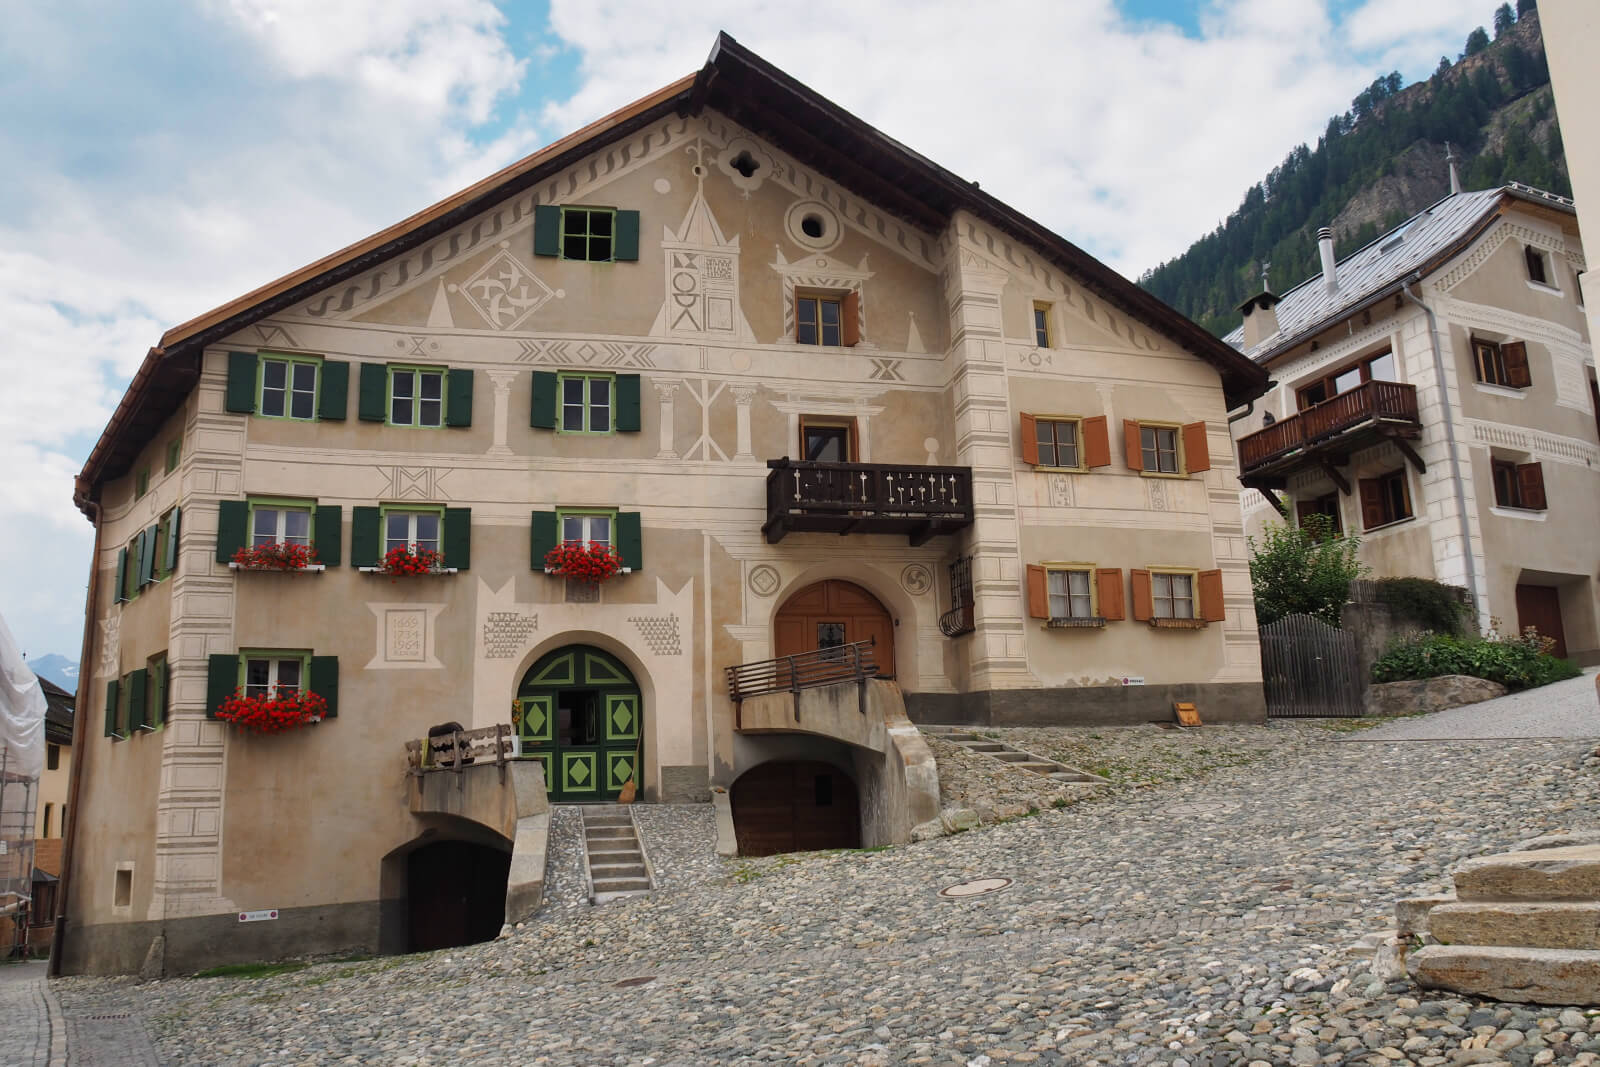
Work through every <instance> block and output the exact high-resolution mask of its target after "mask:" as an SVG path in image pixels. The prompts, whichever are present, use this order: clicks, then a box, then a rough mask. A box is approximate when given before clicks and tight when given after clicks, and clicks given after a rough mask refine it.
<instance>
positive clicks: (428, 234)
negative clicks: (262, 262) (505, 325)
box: [74, 33, 1267, 514]
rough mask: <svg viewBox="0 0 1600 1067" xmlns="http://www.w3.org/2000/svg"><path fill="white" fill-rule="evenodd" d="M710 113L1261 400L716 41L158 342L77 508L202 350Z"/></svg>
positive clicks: (1039, 246) (917, 164) (1007, 223)
mask: <svg viewBox="0 0 1600 1067" xmlns="http://www.w3.org/2000/svg"><path fill="white" fill-rule="evenodd" d="M706 108H712V109H714V110H716V111H719V112H721V113H722V114H725V115H727V116H728V117H729V118H731V119H733V120H734V121H735V122H738V123H739V124H741V125H743V126H745V127H746V128H747V129H749V130H751V131H752V132H754V133H756V134H758V135H760V136H762V137H765V138H767V139H768V140H770V141H771V142H772V143H774V144H776V145H779V146H781V147H782V148H783V149H784V150H785V151H786V152H788V153H789V154H791V155H793V156H794V157H795V158H796V159H798V160H800V161H801V162H802V163H804V164H806V165H807V166H809V167H812V168H814V169H815V170H816V171H817V172H819V173H821V174H824V175H826V176H828V177H829V178H830V179H832V180H834V181H837V182H838V183H839V184H840V185H842V186H844V187H845V188H848V189H850V190H851V191H853V192H855V193H857V194H858V195H860V196H861V197H863V198H864V199H866V200H868V201H870V202H871V203H873V204H874V205H875V206H877V207H879V208H880V209H882V210H885V211H887V212H889V213H891V214H893V215H896V216H898V217H900V218H903V219H905V220H906V221H908V222H910V223H913V224H915V225H917V226H919V227H921V228H923V229H925V230H930V231H935V232H937V231H939V230H942V229H943V228H944V227H945V226H946V225H947V224H948V223H949V221H950V219H951V217H952V216H953V215H954V214H955V212H956V211H958V210H963V209H964V210H967V211H970V212H972V213H973V214H974V215H976V216H977V217H979V218H981V219H983V220H984V221H985V222H986V223H988V224H990V225H992V226H994V227H995V228H996V229H998V230H1000V231H1002V232H1003V233H1006V234H1008V235H1010V236H1011V237H1013V238H1014V239H1016V240H1018V241H1021V242H1023V243H1024V244H1027V245H1029V246H1030V247H1032V248H1033V249H1035V250H1036V251H1038V252H1039V253H1040V254H1041V255H1042V256H1043V257H1044V258H1045V259H1047V260H1048V261H1049V262H1051V263H1052V264H1054V265H1055V266H1057V267H1058V268H1060V269H1061V270H1063V271H1065V272H1067V273H1069V274H1071V275H1072V276H1073V277H1074V278H1076V279H1077V280H1078V281H1079V282H1080V283H1081V284H1082V285H1083V286H1084V287H1085V288H1087V289H1088V290H1090V291H1091V292H1093V293H1095V294H1096V295H1097V296H1098V297H1100V298H1101V299H1103V300H1105V301H1107V302H1108V303H1110V304H1112V305H1113V306H1115V307H1117V308H1119V309H1121V310H1122V311H1123V312H1125V313H1126V314H1128V315H1130V316H1132V317H1133V318H1135V319H1138V320H1139V321H1141V322H1143V323H1145V324H1146V325H1148V326H1150V327H1151V328H1152V329H1154V330H1155V331H1156V332H1158V333H1161V334H1163V335H1164V336H1166V337H1167V338H1169V339H1170V340H1172V341H1174V342H1176V343H1177V344H1179V345H1181V346H1182V347H1183V348H1185V349H1187V350H1188V351H1190V352H1192V353H1193V354H1195V355H1196V356H1198V357H1199V358H1201V359H1203V360H1205V361H1206V362H1208V363H1210V364H1211V365H1212V366H1214V367H1215V368H1216V369H1217V372H1218V373H1219V374H1220V376H1221V378H1222V384H1223V388H1224V390H1225V391H1226V393H1227V397H1228V403H1229V404H1230V405H1235V404H1240V403H1243V402H1245V401H1246V400H1248V399H1250V398H1252V397H1255V396H1259V395H1260V394H1261V393H1262V392H1263V391H1264V390H1265V388H1266V381H1267V376H1266V373H1265V372H1264V371H1262V370H1261V369H1260V368H1259V367H1257V366H1255V365H1254V364H1252V363H1251V362H1250V361H1249V360H1247V359H1245V358H1243V357H1241V356H1240V355H1239V353H1238V352H1237V351H1235V350H1234V349H1233V348H1231V347H1229V346H1228V345H1226V344H1224V343H1222V342H1221V341H1219V340H1218V339H1217V338H1215V337H1213V336H1212V335H1211V334H1210V333H1208V332H1207V331H1206V330H1204V329H1202V328H1201V327H1200V326H1198V325H1197V324H1196V323H1194V322H1192V321H1191V320H1189V319H1187V318H1185V317H1184V316H1183V315H1181V314H1179V313H1178V312H1177V311H1175V310H1173V309H1172V308H1171V307H1170V306H1168V305H1167V304H1165V303H1163V302H1162V301H1161V300H1159V299H1158V298H1156V297H1154V296H1152V295H1150V294H1149V293H1147V292H1145V291H1144V290H1142V289H1140V288H1139V287H1138V286H1136V285H1134V284H1133V283H1132V282H1131V281H1129V280H1128V279H1126V278H1124V277H1122V275H1120V274H1118V273H1117V272H1116V271H1114V270H1112V269H1111V268H1109V267H1107V266H1106V265H1105V264H1103V263H1101V262H1100V261H1099V260H1097V259H1095V258H1094V257H1093V256H1091V255H1089V254H1088V253H1086V252H1084V251H1083V250H1082V249H1080V248H1078V247H1077V246H1076V245H1074V244H1073V243H1072V242H1070V241H1068V240H1066V239H1065V238H1063V237H1061V236H1059V235H1058V234H1055V233H1052V232H1051V231H1050V230H1048V229H1046V228H1045V227H1044V226H1042V225H1040V224H1039V223H1037V222H1035V221H1033V220H1032V219H1030V218H1028V217H1027V216H1025V215H1023V214H1021V213H1020V212H1018V211H1016V210H1014V209H1013V208H1010V207H1008V206H1007V205H1005V204H1003V203H1001V202H1000V201H999V200H996V199H995V198H994V197H992V196H990V195H989V194H987V193H985V192H983V191H982V190H980V189H979V188H978V187H977V185H976V183H973V182H968V181H964V180H963V179H961V178H959V177H957V176H956V175H955V174H952V173H951V172H949V171H947V170H945V169H944V168H943V167H940V166H939V165H938V164H936V163H934V162H932V161H931V160H929V159H927V158H925V157H923V156H921V155H919V154H918V153H916V152H914V151H912V150H911V149H909V148H907V147H906V146H905V145H903V144H901V143H900V142H899V141H896V140H894V139H893V138H891V137H888V136H886V135H885V134H883V133H881V132H880V131H878V130H877V129H875V128H874V127H872V126H871V125H870V124H868V123H866V122H864V121H862V120H861V119H859V118H857V117H856V116H854V115H852V114H850V113H849V112H847V111H845V110H844V109H843V108H841V107H839V106H838V105H837V104H834V103H833V102H831V101H829V100H827V99H826V98H824V97H822V96H820V95H818V94H817V93H816V92H814V91H812V90H811V89H809V88H807V87H806V86H805V85H802V84H801V83H800V82H798V81H796V80H795V79H794V78H792V77H790V76H789V75H787V74H785V73H784V72H783V71H781V70H779V69H778V68H776V67H774V66H772V64H770V63H768V62H767V61H766V60H764V59H762V58H761V57H760V56H757V55H756V54H755V53H754V52H751V51H750V50H749V49H747V48H745V47H744V46H743V45H740V44H739V43H738V42H737V41H735V40H734V39H733V38H732V37H729V36H728V35H727V34H725V33H724V34H719V35H718V37H717V41H716V45H715V47H713V48H712V50H711V55H710V57H709V58H708V59H707V60H706V63H705V66H704V67H702V68H701V69H700V71H699V72H698V73H696V74H694V75H692V76H691V77H687V78H683V79H681V80H679V81H676V82H673V83H672V84H671V85H668V86H666V87H665V88H663V89H660V90H658V91H657V92H655V93H652V94H650V95H649V96H646V97H644V98H643V99H641V100H638V101H635V102H634V103H632V104H629V105H628V106H627V107H625V108H622V109H621V110H619V111H617V112H614V113H613V114H611V115H608V116H606V117H605V118H603V119H601V120H600V121H598V122H595V123H592V124H591V125H589V126H586V127H584V128H583V129H581V130H579V131H578V132H577V133H574V134H572V135H570V136H568V137H565V138H563V139H561V140H559V141H557V142H555V143H554V144H552V145H550V146H549V147H547V148H543V149H541V150H540V151H538V152H535V153H534V154H533V155H530V156H528V157H527V158H526V159H523V160H520V161H519V162H517V163H513V164H512V165H511V166H509V167H507V168H505V169H504V170H502V171H500V172H499V173H497V174H493V175H490V176H489V177H488V178H485V179H484V180H483V181H481V182H478V183H477V184H476V185H473V186H471V187H470V188H468V189H464V190H462V191H461V192H459V193H457V194H456V195H454V196H452V197H449V198H447V199H445V200H442V201H440V202H439V203H437V204H435V205H433V206H432V207H429V208H426V209H424V210H423V211H419V212H418V213H417V214H415V215H412V216H411V217H410V218H408V219H405V220H404V221H402V222H398V223H396V224H395V225H393V226H390V227H389V228H388V229H385V230H382V231H380V232H379V233H376V234H373V235H372V236H371V237H368V238H366V239H365V240H362V241H357V242H356V243H355V244H352V245H350V246H349V247H347V248H344V249H341V250H340V251H338V252H335V253H333V254H332V255H329V256H325V257H323V258H322V259H319V260H317V261H316V262H315V263H312V264H310V265H308V266H306V267H303V268H301V269H300V270H297V271H294V272H293V273H290V274H287V275H284V276H283V277H282V278H279V279H278V280H276V281H273V282H269V283H268V284H266V285H263V286H261V287H260V288H258V289H255V290H252V291H251V292H249V293H246V294H245V295H243V296H241V297H239V298H238V299H236V300H232V301H230V302H228V303H226V304H224V305H222V306H221V307H218V308H214V309H212V310H211V311H208V312H206V313H205V314H203V315H200V316H198V317H196V318H194V319H191V320H189V321H188V322H185V323H183V324H182V325H179V326H175V327H173V328H172V329H170V330H168V331H167V332H166V333H165V334H163V335H162V337H161V340H160V342H159V343H158V344H157V345H156V347H155V348H152V349H151V350H150V352H149V353H148V355H146V357H145V360H144V363H143V364H142V365H141V366H140V368H139V371H138V373H137V374H135V375H134V379H133V382H132V384H131V385H130V386H129V387H128V391H127V393H126V394H125V395H124V396H123V398H122V402H121V404H119V405H118V407H117V410H116V412H115V414H113V415H112V417H111V422H110V423H109V424H108V425H107V427H106V429H105V431H104V432H103V433H102V434H101V436H100V440H99V441H98V442H97V443H96V445H95V447H94V450H93V452H91V453H90V455H89V459H88V460H87V462H85V464H84V467H83V471H82V472H81V473H80V474H79V475H78V479H77V485H76V489H75V492H74V500H75V501H76V503H77V504H78V507H79V508H80V509H82V510H83V511H84V512H85V513H86V514H88V513H89V512H90V501H92V500H93V499H95V497H96V496H97V495H98V492H99V486H100V484H101V483H102V482H104V481H105V480H106V479H108V478H115V477H119V476H121V475H122V474H124V473H126V472H127V470H128V469H129V468H130V467H131V466H132V464H133V460H134V458H135V457H136V455H137V453H138V451H139V449H140V448H142V447H143V446H144V444H145V443H146V442H148V441H149V440H150V437H151V436H152V435H153V434H154V433H155V432H156V429H157V428H158V427H159V426H160V424H161V423H162V422H163V421H164V420H165V419H166V418H167V417H169V416H170V415H171V414H172V412H173V411H174V410H176V409H177V407H178V405H179V404H180V403H181V402H182V399H183V397H184V396H186V395H187V394H188V392H189V390H190V389H191V388H193V386H194V383H195V381H196V380H197V379H198V377H199V368H200V356H201V353H202V351H203V350H204V348H205V346H207V345H209V344H213V343H215V342H217V341H219V340H221V339H222V338H224V337H226V336H228V335H229V334H232V333H234V332H235V331H237V330H239V329H242V328H243V327H245V326H248V325H250V324H251V323H253V322H258V321H260V320H261V319H264V318H267V317H268V316H270V315H273V314H276V313H277V312H279V311H282V310H283V309H285V308H287V307H290V306H292V305H293V304H295V303H297V302H299V301H301V300H303V299H306V298H308V297H310V296H312V295H314V294H315V293H317V292H318V291H320V290H322V289H325V288H327V287H328V286H330V285H335V284H337V283H339V282H341V281H345V280H347V279H349V278H351V277H354V276H355V275H357V274H360V273H361V272H363V271H365V270H367V269H369V268H371V267H372V266H374V265H376V264H378V263H381V262H383V261H384V260H387V259H390V258H392V257H394V256H397V255H400V254H402V253H404V252H406V251H408V250H410V249H412V248H414V247H416V246H418V245H421V244H423V243H425V242H427V241H429V240H432V239H433V238H434V237H436V236H438V235H439V234H440V233H443V232H445V231H446V230H448V229H450V228H451V227H453V226H456V225H458V224H459V223H461V222H463V221H465V220H467V219H469V218H471V217H472V216H474V215H477V214H479V213H481V212H483V211H486V210H488V209H489V208H491V207H493V206H494V205H495V204H497V203H499V202H501V201H503V200H506V199H508V198H510V197H512V196H515V195H516V194H518V193H520V192H521V191H522V190H524V189H526V188H528V187H529V186H531V185H534V184H537V183H538V182H540V181H542V180H543V179H544V178H546V177H548V176H550V175H552V174H554V173H556V172H558V171H560V170H562V169H563V168H565V167H567V166H570V165H571V164H572V163H574V162H576V161H577V160H579V159H581V158H583V157H584V156H586V155H588V154H590V153H592V152H594V151H596V150H598V149H600V148H603V147H604V146H606V145H608V144H610V143H612V142H614V141H617V140H619V139H621V138H623V137H626V136H628V135H629V134H631V133H633V132H634V131H635V130H638V129H641V128H643V127H645V126H648V125H649V124H651V123H653V122H656V121H657V120H658V119H661V118H663V117H665V116H666V115H669V114H672V113H674V112H675V113H677V114H680V115H694V114H699V113H700V112H701V111H703V110H704V109H706Z"/></svg>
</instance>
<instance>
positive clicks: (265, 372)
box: [257, 356, 318, 419]
mask: <svg viewBox="0 0 1600 1067" xmlns="http://www.w3.org/2000/svg"><path fill="white" fill-rule="evenodd" d="M317 367H318V363H317V361H315V360H305V359H288V358H283V357H272V356H262V357H261V395H260V397H259V403H258V407H257V410H258V411H259V412H260V413H261V414H263V415H268V416H271V417H273V418H280V419H314V418H316V417H317Z"/></svg>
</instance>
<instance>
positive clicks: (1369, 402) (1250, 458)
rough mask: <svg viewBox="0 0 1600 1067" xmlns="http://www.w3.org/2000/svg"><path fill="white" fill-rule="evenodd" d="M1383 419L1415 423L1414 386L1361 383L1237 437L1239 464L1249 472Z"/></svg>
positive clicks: (1415, 395)
mask: <svg viewBox="0 0 1600 1067" xmlns="http://www.w3.org/2000/svg"><path fill="white" fill-rule="evenodd" d="M1382 419H1388V420H1398V421H1405V422H1410V423H1413V424H1416V423H1418V422H1419V420H1418V418H1417V387H1416V386H1414V385H1405V384H1403V383H1401V382H1377V381H1373V382H1363V383H1362V384H1361V385H1358V386H1356V387H1355V388H1354V389H1352V390H1350V391H1349V392H1347V393H1340V394H1339V395H1338V396H1336V397H1334V398H1333V399H1332V400H1326V401H1323V402H1322V403H1320V404H1317V405H1316V406H1314V407H1309V408H1307V409H1306V410H1304V411H1302V412H1301V413H1300V414H1298V415H1295V416H1293V417H1291V418H1287V419H1284V420H1283V421H1282V422H1275V423H1273V424H1272V425H1271V426H1268V427H1266V428H1265V429H1262V430H1257V431H1256V432H1255V433H1253V434H1249V435H1248V436H1245V437H1241V438H1239V464H1240V466H1241V467H1242V468H1243V470H1244V471H1245V472H1248V471H1250V470H1251V468H1253V467H1259V466H1261V465H1262V464H1264V463H1269V462H1271V461H1272V460H1275V459H1278V458H1279V457H1281V456H1285V455H1287V454H1289V453H1291V452H1294V451H1295V450H1297V449H1301V448H1306V447H1308V446H1311V445H1315V444H1318V443H1320V442H1322V441H1326V440H1328V439H1330V438H1333V437H1337V436H1338V435H1339V434H1341V433H1344V432H1345V431H1347V430H1351V429H1354V428H1355V427H1357V426H1361V425H1363V424H1366V423H1369V422H1372V421H1374V420H1382Z"/></svg>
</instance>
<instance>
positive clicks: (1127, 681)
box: [1122, 674, 1144, 685]
mask: <svg viewBox="0 0 1600 1067" xmlns="http://www.w3.org/2000/svg"><path fill="white" fill-rule="evenodd" d="M1122 684H1123V685H1143V684H1144V675H1142V674H1135V675H1130V676H1128V677H1127V678H1124V679H1123V680H1122Z"/></svg>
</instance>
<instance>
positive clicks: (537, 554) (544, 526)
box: [528, 511, 558, 571]
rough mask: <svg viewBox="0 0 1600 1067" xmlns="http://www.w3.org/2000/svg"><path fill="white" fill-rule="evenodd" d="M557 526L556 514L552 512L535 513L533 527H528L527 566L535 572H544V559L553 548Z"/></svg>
mask: <svg viewBox="0 0 1600 1067" xmlns="http://www.w3.org/2000/svg"><path fill="white" fill-rule="evenodd" d="M557 527H558V524H557V522H556V513H555V512H553V511H535V512H534V513H533V525H532V526H531V527H530V533H529V536H530V538H531V542H530V543H531V550H530V551H529V553H528V565H529V566H530V567H532V568H533V569H534V570H536V571H542V570H544V557H545V555H546V554H547V553H548V552H549V551H550V550H551V549H552V548H554V547H556V538H557V536H558V532H557Z"/></svg>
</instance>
